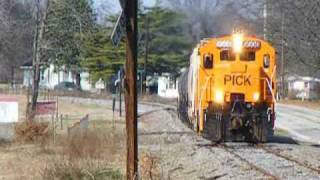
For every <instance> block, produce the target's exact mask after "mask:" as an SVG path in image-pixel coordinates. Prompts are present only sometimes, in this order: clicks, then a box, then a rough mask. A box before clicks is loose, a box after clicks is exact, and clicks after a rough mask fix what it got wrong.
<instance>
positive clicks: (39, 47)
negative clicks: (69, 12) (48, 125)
mask: <svg viewBox="0 0 320 180" xmlns="http://www.w3.org/2000/svg"><path fill="white" fill-rule="evenodd" d="M49 2H50V0H46V1H45V2H44V1H40V0H35V7H36V11H35V20H36V23H35V30H34V40H33V59H32V62H33V83H32V98H31V102H30V104H28V108H27V109H28V113H27V115H28V120H32V119H33V118H34V115H35V111H36V104H37V99H38V95H39V83H40V66H41V65H42V62H43V57H44V53H43V47H44V45H45V39H44V33H45V30H46V21H47V15H48V9H49Z"/></svg>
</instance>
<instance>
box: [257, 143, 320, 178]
mask: <svg viewBox="0 0 320 180" xmlns="http://www.w3.org/2000/svg"><path fill="white" fill-rule="evenodd" d="M255 146H256V147H257V148H260V149H263V150H264V151H266V152H267V153H271V154H274V155H275V156H278V157H280V158H283V159H286V160H288V161H291V162H294V163H296V164H298V165H300V166H303V167H305V168H307V169H309V170H311V171H314V172H316V173H318V175H319V176H320V168H316V167H313V166H312V165H310V164H309V163H305V162H301V161H299V160H297V159H294V158H292V157H289V156H286V155H283V154H281V153H279V152H277V151H275V150H272V149H270V148H268V147H266V146H265V145H264V144H257V145H255ZM319 179H320V177H319Z"/></svg>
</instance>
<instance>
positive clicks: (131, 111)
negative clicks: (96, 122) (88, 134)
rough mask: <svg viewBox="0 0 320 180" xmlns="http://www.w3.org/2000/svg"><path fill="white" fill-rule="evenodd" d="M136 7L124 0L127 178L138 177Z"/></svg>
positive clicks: (133, 179)
mask: <svg viewBox="0 0 320 180" xmlns="http://www.w3.org/2000/svg"><path fill="white" fill-rule="evenodd" d="M137 9H138V0H127V1H125V8H124V13H125V18H126V31H127V36H126V48H127V60H126V65H125V83H126V87H125V88H126V92H125V96H126V97H125V98H126V99H125V105H126V129H127V179H128V180H135V179H138V137H137V83H136V82H137V34H138V23H137Z"/></svg>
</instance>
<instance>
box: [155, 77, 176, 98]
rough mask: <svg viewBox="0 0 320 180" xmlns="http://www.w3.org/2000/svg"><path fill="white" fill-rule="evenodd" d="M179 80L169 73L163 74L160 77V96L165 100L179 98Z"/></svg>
mask: <svg viewBox="0 0 320 180" xmlns="http://www.w3.org/2000/svg"><path fill="white" fill-rule="evenodd" d="M177 82H178V81H177V80H176V79H175V78H172V76H171V75H170V74H169V73H163V74H162V76H159V77H158V95H159V96H161V97H165V98H177V97H178V85H177Z"/></svg>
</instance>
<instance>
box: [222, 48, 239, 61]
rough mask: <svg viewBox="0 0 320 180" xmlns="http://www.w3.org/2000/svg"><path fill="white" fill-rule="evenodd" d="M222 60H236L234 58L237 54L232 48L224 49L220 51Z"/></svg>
mask: <svg viewBox="0 0 320 180" xmlns="http://www.w3.org/2000/svg"><path fill="white" fill-rule="evenodd" d="M220 60H221V61H234V60H236V55H235V54H234V53H233V52H232V51H231V50H222V51H220Z"/></svg>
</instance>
